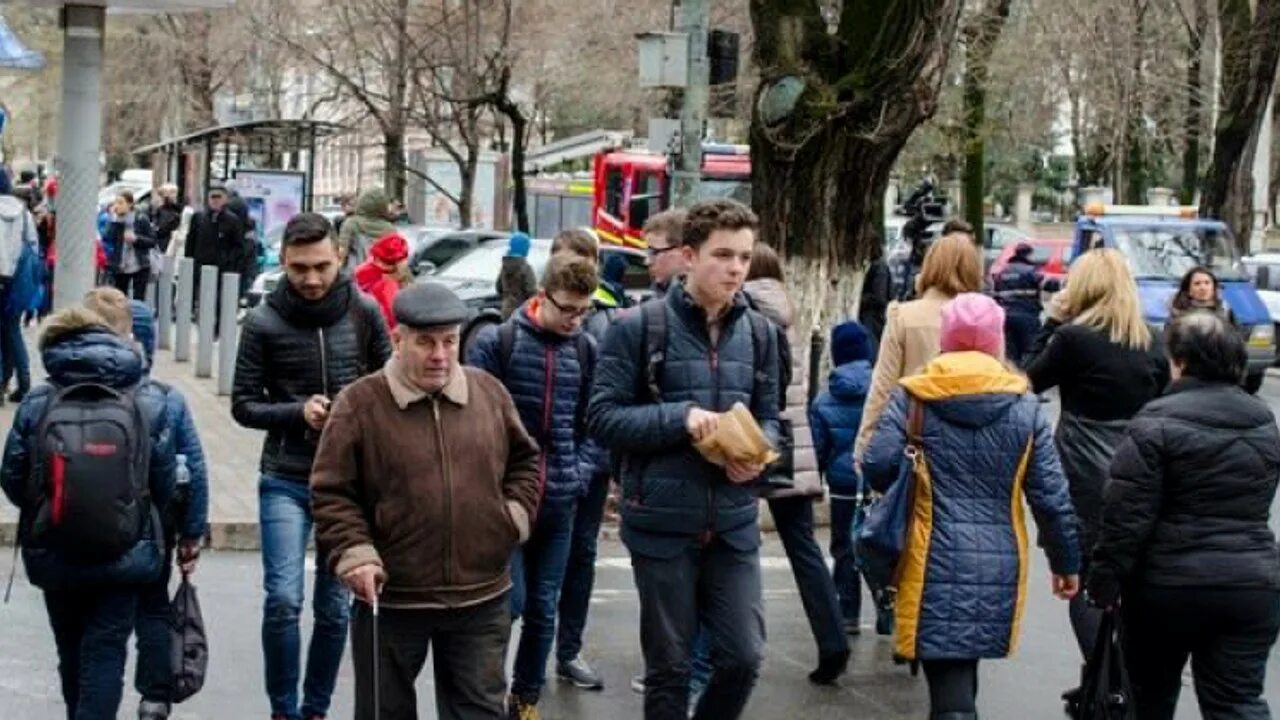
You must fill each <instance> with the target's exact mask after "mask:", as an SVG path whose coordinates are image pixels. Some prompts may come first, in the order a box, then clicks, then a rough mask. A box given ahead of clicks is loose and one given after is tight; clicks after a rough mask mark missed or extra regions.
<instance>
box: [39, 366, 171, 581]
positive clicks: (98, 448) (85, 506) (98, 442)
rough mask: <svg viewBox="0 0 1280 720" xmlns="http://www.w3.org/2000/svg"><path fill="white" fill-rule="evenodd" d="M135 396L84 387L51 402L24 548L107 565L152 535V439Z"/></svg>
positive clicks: (41, 430) (42, 432)
mask: <svg viewBox="0 0 1280 720" xmlns="http://www.w3.org/2000/svg"><path fill="white" fill-rule="evenodd" d="M137 392H138V388H137V386H135V387H133V388H130V389H128V390H116V389H114V388H111V387H107V386H106V385H98V384H93V383H84V384H79V385H71V386H68V387H65V388H60V389H58V390H57V391H56V392H55V393H54V394H53V396H52V397H50V398H49V402H48V404H47V405H46V406H45V409H44V413H43V414H42V415H41V417H40V421H39V423H38V424H37V426H36V436H35V440H34V447H33V458H34V462H33V463H32V474H33V477H32V480H33V485H32V486H33V487H34V488H35V490H36V492H35V498H36V503H35V508H34V510H35V512H34V514H33V515H32V518H31V522H30V526H29V533H28V534H27V536H26V538H25V540H24V544H26V545H28V546H32V547H46V548H49V549H52V550H54V551H56V552H58V553H59V554H61V555H64V556H66V557H67V558H70V559H73V560H76V561H80V562H86V563H94V562H109V561H111V560H115V559H117V558H119V557H120V556H122V555H124V554H125V553H126V552H128V551H129V550H130V549H132V548H133V547H134V545H136V544H137V543H138V542H139V541H140V540H141V539H142V538H144V537H145V536H146V534H147V533H148V532H149V531H150V527H149V525H150V522H151V516H152V512H151V492H150V484H149V474H150V472H149V471H150V464H151V447H150V446H151V443H150V437H151V435H150V432H149V428H148V423H147V418H146V416H145V415H144V414H143V412H142V409H141V408H140V407H139V406H138V398H137Z"/></svg>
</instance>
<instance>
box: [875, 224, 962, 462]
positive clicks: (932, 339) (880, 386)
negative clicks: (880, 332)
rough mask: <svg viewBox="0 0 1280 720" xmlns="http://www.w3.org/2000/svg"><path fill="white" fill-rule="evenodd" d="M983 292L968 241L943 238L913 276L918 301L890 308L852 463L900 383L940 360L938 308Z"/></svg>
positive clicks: (958, 237)
mask: <svg viewBox="0 0 1280 720" xmlns="http://www.w3.org/2000/svg"><path fill="white" fill-rule="evenodd" d="M981 287H982V256H981V255H980V254H979V253H978V249H977V248H976V247H975V246H974V244H973V241H972V240H971V239H970V238H969V236H967V235H964V234H961V233H952V234H950V235H944V236H943V237H941V238H940V239H938V241H937V242H935V243H934V244H933V246H932V247H930V248H929V251H928V253H926V254H925V256H924V264H923V266H922V267H921V268H920V274H919V275H917V276H916V293H917V294H918V296H919V299H918V300H912V301H911V302H905V303H892V304H890V305H889V312H888V318H887V320H886V323H885V329H884V337H882V338H881V339H880V352H879V354H878V355H877V356H876V358H877V359H876V367H875V371H874V373H873V374H872V376H871V391H870V392H869V393H868V394H867V404H866V408H865V410H864V411H863V414H862V426H861V427H860V428H859V429H858V440H857V442H856V443H855V445H854V452H853V454H854V456H855V457H857V458H861V457H862V452H863V450H864V449H865V448H866V446H867V443H869V442H870V441H871V435H872V433H873V432H874V431H875V428H876V424H877V423H878V422H879V421H880V414H881V413H882V412H884V407H885V404H886V403H887V402H888V401H889V394H890V393H892V392H893V390H894V388H896V387H897V386H898V381H899V380H901V379H902V378H904V377H908V376H910V375H918V374H919V373H920V371H921V370H923V369H924V366H925V365H926V364H928V363H929V361H931V360H933V359H934V358H935V357H937V356H938V353H939V349H938V343H939V338H940V336H941V334H942V306H943V305H946V304H947V303H948V302H949V301H951V299H952V298H954V297H955V296H957V295H959V294H961V293H967V292H977V291H978V290H979V289H980V288H981Z"/></svg>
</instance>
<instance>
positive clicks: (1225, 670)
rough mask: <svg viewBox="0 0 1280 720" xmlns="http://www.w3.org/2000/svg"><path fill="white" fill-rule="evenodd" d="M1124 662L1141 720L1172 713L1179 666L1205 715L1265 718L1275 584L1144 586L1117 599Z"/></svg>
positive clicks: (1277, 597)
mask: <svg viewBox="0 0 1280 720" xmlns="http://www.w3.org/2000/svg"><path fill="white" fill-rule="evenodd" d="M1122 612H1123V613H1124V621H1125V630H1126V634H1125V636H1124V639H1125V662H1126V664H1127V665H1128V667H1129V676H1130V679H1131V680H1132V682H1133V691H1134V704H1135V705H1136V706H1137V710H1138V718H1139V720H1169V719H1171V718H1173V714H1174V710H1175V709H1176V708H1177V705H1178V694H1179V692H1180V691H1181V689H1182V669H1183V667H1184V666H1185V665H1186V664H1187V658H1188V657H1189V658H1190V659H1191V674H1192V677H1193V678H1194V681H1195V687H1196V696H1197V698H1198V699H1199V701H1200V717H1202V718H1204V720H1269V719H1270V717H1271V711H1270V709H1269V708H1268V707H1267V701H1266V700H1264V699H1263V698H1262V687H1263V682H1264V680H1265V679H1266V672H1267V657H1268V655H1270V653H1271V646H1272V645H1274V644H1275V642H1276V633H1277V631H1280V591H1274V590H1248V589H1231V588H1212V589H1211V588H1171V587H1152V586H1147V587H1142V588H1138V589H1136V590H1135V591H1134V592H1130V593H1126V594H1125V596H1124V603H1123V605H1122Z"/></svg>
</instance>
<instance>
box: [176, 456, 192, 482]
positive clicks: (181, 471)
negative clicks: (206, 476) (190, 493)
mask: <svg viewBox="0 0 1280 720" xmlns="http://www.w3.org/2000/svg"><path fill="white" fill-rule="evenodd" d="M176 459H177V461H178V468H177V469H176V470H174V473H173V474H174V479H175V480H176V481H177V483H178V487H186V486H187V485H190V484H191V471H190V470H188V469H187V456H186V455H182V454H178V456H177V458H176Z"/></svg>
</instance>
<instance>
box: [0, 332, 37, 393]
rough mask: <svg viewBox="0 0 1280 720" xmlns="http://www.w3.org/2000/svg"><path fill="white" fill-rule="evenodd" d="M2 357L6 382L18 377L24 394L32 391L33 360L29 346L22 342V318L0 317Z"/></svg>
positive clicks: (4, 383)
mask: <svg viewBox="0 0 1280 720" xmlns="http://www.w3.org/2000/svg"><path fill="white" fill-rule="evenodd" d="M0 356H3V360H4V363H3V367H4V378H3V380H4V382H3V386H7V385H8V384H9V381H10V380H11V379H13V378H14V377H15V376H16V377H17V381H18V386H17V388H16V389H18V390H21V391H22V392H23V393H24V394H25V393H26V391H27V390H30V389H31V360H30V358H28V357H27V345H26V343H24V342H23V341H22V316H21V315H2V316H0Z"/></svg>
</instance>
